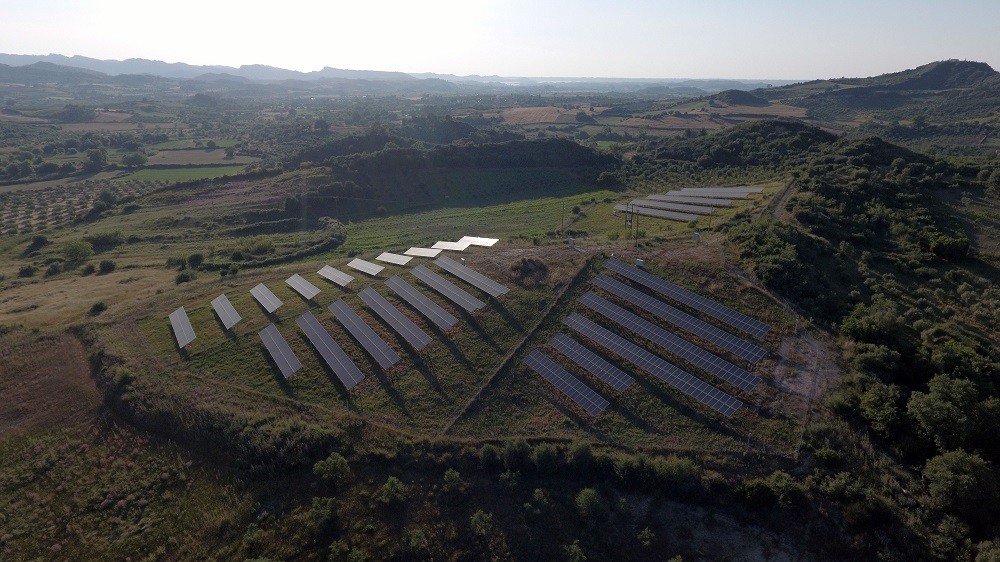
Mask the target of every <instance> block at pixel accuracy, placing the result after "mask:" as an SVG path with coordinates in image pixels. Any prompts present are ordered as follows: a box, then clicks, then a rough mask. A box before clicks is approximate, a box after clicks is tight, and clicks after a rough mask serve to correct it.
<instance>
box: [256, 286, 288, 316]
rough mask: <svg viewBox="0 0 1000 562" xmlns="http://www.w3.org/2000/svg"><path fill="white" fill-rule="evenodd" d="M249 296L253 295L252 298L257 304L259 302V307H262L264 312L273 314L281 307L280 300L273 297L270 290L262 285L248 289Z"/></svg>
mask: <svg viewBox="0 0 1000 562" xmlns="http://www.w3.org/2000/svg"><path fill="white" fill-rule="evenodd" d="M250 294H251V295H253V298H255V299H257V302H259V303H260V305H261V306H263V307H264V310H266V311H268V312H274V311H275V310H278V309H279V308H280V307H281V305H282V302H281V300H280V299H278V297H276V296H274V293H272V292H271V289H268V288H267V287H265V286H264V284H263V283H261V284H259V285H257V286H256V287H254V288H253V289H250Z"/></svg>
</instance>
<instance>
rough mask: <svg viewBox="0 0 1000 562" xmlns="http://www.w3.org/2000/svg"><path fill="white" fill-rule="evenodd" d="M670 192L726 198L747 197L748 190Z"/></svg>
mask: <svg viewBox="0 0 1000 562" xmlns="http://www.w3.org/2000/svg"><path fill="white" fill-rule="evenodd" d="M671 193H676V194H678V195H683V196H684V197H693V198H695V199H700V198H709V199H718V198H720V197H725V198H726V199H749V198H750V192H748V191H684V192H681V191H673V192H671Z"/></svg>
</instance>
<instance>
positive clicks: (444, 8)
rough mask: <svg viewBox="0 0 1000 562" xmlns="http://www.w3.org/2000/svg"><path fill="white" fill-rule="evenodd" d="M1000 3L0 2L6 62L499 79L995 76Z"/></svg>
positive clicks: (999, 61) (999, 64) (0, 48)
mask: <svg viewBox="0 0 1000 562" xmlns="http://www.w3.org/2000/svg"><path fill="white" fill-rule="evenodd" d="M998 22H1000V0H952V1H948V2H946V1H943V0H909V1H903V0H827V1H820V0H743V1H737V0H660V1H656V0H618V1H612V0H603V1H596V0H575V1H570V0H552V1H549V0H530V1H529V0H484V1H475V0H466V1H453V0H441V1H436V0H424V1H420V0H412V1H389V0H351V1H348V2H345V1H338V0H327V1H317V2H301V1H298V0H284V1H281V2H274V1H268V2H256V1H252V0H248V1H242V2H231V1H224V0H199V1H192V0H169V1H166V2H161V1H153V2H136V1H134V0H130V1H127V2H126V1H121V0H65V1H55V0H0V52H5V53H17V54H48V53H58V54H64V55H84V56H89V57H94V58H102V59H125V58H148V59H157V60H163V61H167V62H187V63H191V64H221V65H228V66H239V65H241V64H267V65H272V66H279V67H283V68H291V69H295V70H302V71H309V70H319V69H321V68H322V67H324V66H332V67H337V68H350V69H371V70H400V71H404V72H441V73H454V74H463V75H464V74H499V75H505V76H602V77H618V78H624V77H633V78H634V77H649V78H771V79H783V78H784V79H810V78H832V77H842V76H871V75H877V74H882V73H886V72H894V71H897V70H903V69H906V68H913V67H915V66H918V65H921V64H924V63H927V62H931V61H934V60H941V59H948V58H958V59H968V60H977V61H982V62H987V63H989V64H990V65H991V66H993V67H994V68H1000V33H998V32H997V30H998V28H1000V23H998Z"/></svg>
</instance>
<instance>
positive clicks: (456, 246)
mask: <svg viewBox="0 0 1000 562" xmlns="http://www.w3.org/2000/svg"><path fill="white" fill-rule="evenodd" d="M471 245H472V244H471V243H470V242H448V241H445V240H439V241H437V242H435V243H434V245H433V246H431V248H432V249H435V250H453V251H457V252H462V251H465V249H466V248H468V247H469V246H471Z"/></svg>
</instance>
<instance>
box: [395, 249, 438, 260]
mask: <svg viewBox="0 0 1000 562" xmlns="http://www.w3.org/2000/svg"><path fill="white" fill-rule="evenodd" d="M403 253H404V254H406V255H408V256H413V257H417V258H436V257H437V255H438V254H440V253H441V250H440V249H438V250H435V249H434V248H417V247H413V248H410V249H409V250H407V251H405V252H403Z"/></svg>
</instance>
